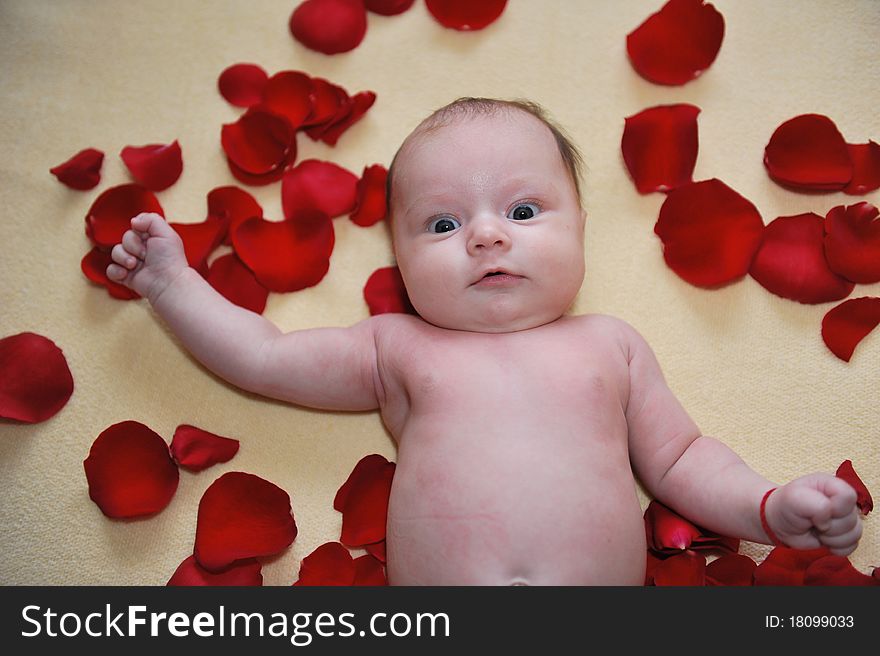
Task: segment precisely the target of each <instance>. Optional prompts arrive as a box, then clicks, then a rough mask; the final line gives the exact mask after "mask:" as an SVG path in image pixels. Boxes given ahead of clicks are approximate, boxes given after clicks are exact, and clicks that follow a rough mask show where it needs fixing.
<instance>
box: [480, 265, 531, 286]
mask: <svg viewBox="0 0 880 656" xmlns="http://www.w3.org/2000/svg"><path fill="white" fill-rule="evenodd" d="M517 280H522V276H518V275H516V274H513V273H509V272H507V271H505V270H504V269H495V270H493V271H489V272H487V273H485V274H483V277H482V278H480V279H479V280H477V281H475V282H474V283H472V284H473V285H480V286H495V285H509V284H512V283H514V282H516V281H517Z"/></svg>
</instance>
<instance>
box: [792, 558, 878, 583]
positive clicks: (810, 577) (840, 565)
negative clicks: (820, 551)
mask: <svg viewBox="0 0 880 656" xmlns="http://www.w3.org/2000/svg"><path fill="white" fill-rule="evenodd" d="M804 585H847V586H852V585H870V586H874V585H880V580H877V579H875V578H873V577H871V576H868V575H867V574H862V573H861V572H860V571H858V570H857V569H856V568H855V567H853V564H852V563H851V562H849V559H847V558H844V557H843V556H834V555H830V556H825V557H823V558H819V559H818V560H814V561H813V562H812V563H810V564H809V565H808V566H807V569H806V570H805V571H804Z"/></svg>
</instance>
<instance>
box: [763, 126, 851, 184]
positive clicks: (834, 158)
mask: <svg viewBox="0 0 880 656" xmlns="http://www.w3.org/2000/svg"><path fill="white" fill-rule="evenodd" d="M764 166H765V167H766V168H767V173H768V174H769V175H770V177H771V178H773V180H775V181H776V182H778V183H779V184H781V185H783V186H786V187H792V188H794V189H804V190H808V191H833V190H836V189H843V188H844V187H846V186H847V184H848V183H849V181H850V180H851V179H852V177H853V165H852V161H851V160H850V157H849V150H848V149H847V147H846V142H845V141H844V139H843V136H842V135H841V134H840V131H839V130H838V129H837V126H836V125H835V124H834V121H832V120H831V119H830V118H828V117H827V116H823V115H821V114H802V115H801V116H795V117H794V118H792V119H789V120H788V121H786V122H785V123H783V124H782V125H780V126H779V127H778V128H776V131H775V132H774V133H773V136H771V137H770V141H769V142H768V143H767V147H766V148H765V149H764Z"/></svg>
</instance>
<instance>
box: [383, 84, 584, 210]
mask: <svg viewBox="0 0 880 656" xmlns="http://www.w3.org/2000/svg"><path fill="white" fill-rule="evenodd" d="M512 110H513V111H517V110H518V111H521V112H525V113H526V114H530V115H532V116H534V117H535V118H536V119H538V120H539V121H541V123H543V124H544V125H545V126H547V129H549V130H550V132H551V133H552V134H553V138H554V139H555V140H556V146H557V148H558V149H559V155H560V156H561V157H562V162H563V164H565V168H566V169H567V170H568V174H569V176H570V177H571V181H572V182H573V183H574V188H575V192H576V193H577V197H578V202H579V203H580V202H581V184H580V178H581V170H582V169H583V157H582V156H581V153H580V151H579V150H578V149H577V146H575V145H574V143H573V142H572V140H571V139H570V138H569V137H568V135H567V134H566V133H565V131H564V130H563V129H562V128H561V127H560V126H558V125H557V124H556V123H555V122H554V121H553V120H552V119H551V118H550V117H549V116H548V115H547V112H546V111H545V110H544V108H543V107H541V106H540V105H539V104H537V103H534V102H532V101H530V100H499V99H497V98H471V97H464V98H458V99H457V100H454V101H452V102H451V103H449V104H448V105H444V106H443V107H441V108H440V109H438V110H436V111H435V112H433V113H432V114H431V115H430V116H428V118H426V119H425V120H424V121H422V122H421V123H419V125H418V127H416V129H415V130H413V131H412V132H411V133H410V135H409V136H408V137H407V138H406V139H404V142H403V144H401V146H400V148H398V149H397V153H395V155H394V159H392V160H391V166H389V167H388V179H387V181H386V183H385V192H386V198H387V199H388V216H389V219H390V218H391V190H392V188H393V181H394V165H395V164H396V163H397V158H398V156H399V155H400V152H401V151H402V150H403V147H404V146H405V145H406V143H407V141H409V140H410V139H411V138H412V137H413V136H414V135H417V134H419V133H422V132H429V131H431V130H435V129H437V128H439V127H443V126H446V125H449V124H450V123H452V122H453V121H455V120H457V119H460V118H471V117H474V116H492V115H495V114H497V113H498V112H499V111H512Z"/></svg>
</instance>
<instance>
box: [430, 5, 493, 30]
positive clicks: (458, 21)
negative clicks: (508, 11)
mask: <svg viewBox="0 0 880 656" xmlns="http://www.w3.org/2000/svg"><path fill="white" fill-rule="evenodd" d="M425 5H427V7H428V11H430V12H431V15H432V16H433V17H434V18H436V19H437V22H439V23H440V24H441V25H442V26H443V27H448V28H452V29H454V30H462V31H469V30H482V29H483V28H484V27H486V26H487V25H489V24H491V23H493V22H495V21H496V20H497V19H498V17H499V16H501V14H502V12H503V11H504V7H505V6H506V5H507V0H482V1H481V2H473V1H472V0H425Z"/></svg>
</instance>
